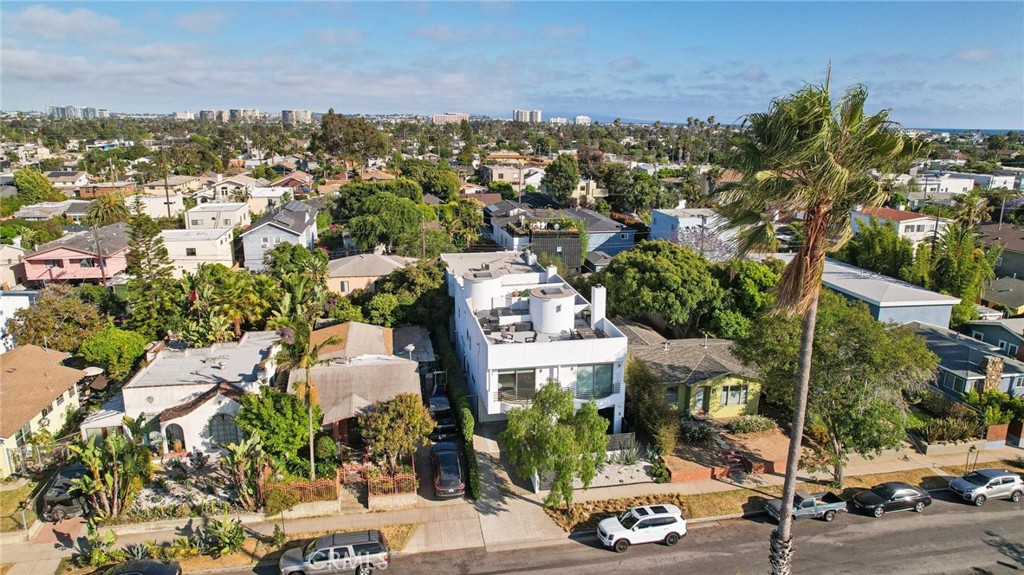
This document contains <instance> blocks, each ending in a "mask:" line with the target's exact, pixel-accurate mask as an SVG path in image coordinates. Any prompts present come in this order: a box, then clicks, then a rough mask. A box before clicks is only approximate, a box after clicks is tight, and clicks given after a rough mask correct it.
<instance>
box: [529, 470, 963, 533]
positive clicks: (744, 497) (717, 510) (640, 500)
mask: <svg viewBox="0 0 1024 575" xmlns="http://www.w3.org/2000/svg"><path fill="white" fill-rule="evenodd" d="M944 473H945V471H944V470H942V469H938V470H933V469H909V470H906V471H895V472H891V473H878V474H874V475H861V476H857V477H847V478H846V486H845V489H843V491H842V493H841V495H842V497H843V498H846V499H849V498H850V497H852V496H853V494H855V493H857V492H858V491H861V490H863V489H865V488H867V487H871V486H873V485H877V484H879V483H884V482H886V481H902V482H904V483H909V484H911V485H918V486H921V487H924V488H925V489H938V488H943V487H946V485H947V483H948V481H949V479H950V477H949V476H948V475H944ZM797 488H798V489H806V490H807V491H812V492H815V491H824V490H827V489H828V487H827V486H826V485H824V484H821V483H801V484H798V485H797ZM781 493H782V486H780V485H769V486H765V487H762V488H757V489H747V488H741V489H731V490H729V491H719V492H716V493H702V494H700V495H686V496H683V495H679V494H671V495H645V496H641V497H628V498H622V499H608V500H604V501H586V502H582V503H574V504H572V506H570V507H569V508H558V509H546V511H547V513H548V515H549V516H551V518H552V519H553V520H554V522H555V523H556V524H558V526H559V527H561V528H562V529H564V530H566V531H570V532H572V531H586V530H591V529H595V528H596V527H597V523H598V522H599V521H601V520H602V519H604V518H606V517H610V516H611V515H613V514H614V513H617V512H619V511H622V510H624V509H629V508H630V507H637V506H640V505H652V504H654V503H671V504H673V505H676V506H677V507H679V509H680V510H681V511H682V512H683V516H684V517H686V518H688V519H698V518H704V517H719V516H722V515H733V514H736V513H752V512H756V511H761V510H762V509H764V504H765V502H766V501H768V500H769V499H772V498H775V497H778V496H779V495H780V494H781Z"/></svg>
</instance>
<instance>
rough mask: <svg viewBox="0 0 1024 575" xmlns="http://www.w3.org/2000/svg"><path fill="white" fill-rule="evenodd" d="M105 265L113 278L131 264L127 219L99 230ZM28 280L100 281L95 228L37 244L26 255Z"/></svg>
mask: <svg viewBox="0 0 1024 575" xmlns="http://www.w3.org/2000/svg"><path fill="white" fill-rule="evenodd" d="M98 236H99V245H100V251H101V252H102V265H103V268H104V269H105V270H106V277H107V279H108V280H109V279H110V278H112V277H114V276H115V275H117V274H119V273H121V272H123V271H124V270H125V268H126V267H128V262H127V258H126V256H127V254H128V241H129V239H130V237H129V227H128V224H126V223H124V222H119V223H116V224H111V225H109V226H104V227H102V228H99V230H98ZM22 260H23V262H24V264H25V281H26V282H38V283H46V282H51V281H59V282H65V281H75V282H90V283H99V282H100V281H102V279H103V275H104V274H103V273H102V272H101V270H100V265H101V259H100V254H98V253H97V251H96V239H95V237H94V236H93V233H92V231H91V230H90V231H82V232H75V233H71V234H68V235H66V236H64V237H62V238H60V239H58V240H54V241H52V242H49V243H46V244H43V245H41V246H37V247H36V248H35V249H34V250H32V251H30V252H28V253H26V254H25V255H24V256H23V258H22Z"/></svg>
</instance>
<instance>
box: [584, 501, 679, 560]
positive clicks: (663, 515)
mask: <svg viewBox="0 0 1024 575" xmlns="http://www.w3.org/2000/svg"><path fill="white" fill-rule="evenodd" d="M685 536H686V519H684V518H683V514H682V513H680V511H679V508H678V507H676V506H675V505H668V504H665V505H646V506H643V507H634V508H632V509H630V510H628V511H623V512H622V513H620V514H619V515H617V516H615V517H609V518H608V519H603V520H601V522H600V523H598V524H597V538H598V539H600V540H601V544H602V545H604V546H605V547H610V548H612V549H614V550H615V551H617V552H619V553H622V552H624V551H625V550H626V549H629V546H630V545H636V544H638V543H655V542H658V541H661V542H664V543H665V545H675V544H676V543H679V540H680V539H681V538H683V537H685Z"/></svg>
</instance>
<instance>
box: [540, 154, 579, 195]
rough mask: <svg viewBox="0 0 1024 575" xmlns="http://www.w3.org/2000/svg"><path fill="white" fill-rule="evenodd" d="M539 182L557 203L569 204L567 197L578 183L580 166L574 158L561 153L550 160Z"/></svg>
mask: <svg viewBox="0 0 1024 575" xmlns="http://www.w3.org/2000/svg"><path fill="white" fill-rule="evenodd" d="M541 183H542V184H543V185H544V186H545V187H546V188H547V192H548V194H550V195H551V196H553V197H554V198H555V200H557V201H558V203H559V205H562V206H566V205H569V198H571V197H572V193H573V192H574V191H575V190H576V187H577V186H579V185H580V166H579V164H578V163H577V162H576V158H574V157H572V156H570V155H569V154H562V155H561V156H558V157H557V158H555V161H553V162H551V165H549V166H548V167H547V169H546V170H545V171H544V178H543V179H541Z"/></svg>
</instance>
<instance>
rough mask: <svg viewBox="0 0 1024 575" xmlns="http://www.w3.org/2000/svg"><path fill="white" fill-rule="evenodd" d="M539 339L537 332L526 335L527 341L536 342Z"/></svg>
mask: <svg viewBox="0 0 1024 575" xmlns="http://www.w3.org/2000/svg"><path fill="white" fill-rule="evenodd" d="M536 341H537V334H536V333H535V334H533V335H529V336H526V343H534V342H536Z"/></svg>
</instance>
